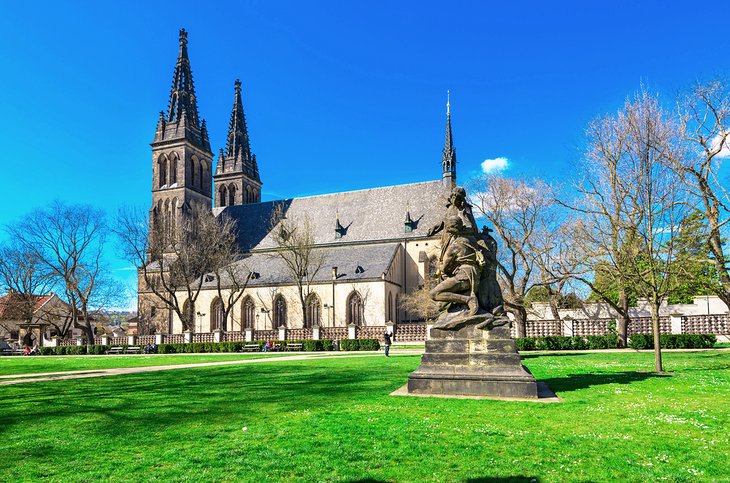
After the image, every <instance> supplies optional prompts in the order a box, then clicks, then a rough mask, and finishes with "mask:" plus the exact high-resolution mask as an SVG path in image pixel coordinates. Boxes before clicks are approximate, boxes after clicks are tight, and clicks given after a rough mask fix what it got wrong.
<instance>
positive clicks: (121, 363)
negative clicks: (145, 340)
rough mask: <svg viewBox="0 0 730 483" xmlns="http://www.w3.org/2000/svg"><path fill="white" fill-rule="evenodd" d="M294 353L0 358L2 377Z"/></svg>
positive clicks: (228, 359) (289, 353)
mask: <svg viewBox="0 0 730 483" xmlns="http://www.w3.org/2000/svg"><path fill="white" fill-rule="evenodd" d="M284 355H293V353H291V352H281V353H274V354H271V353H267V354H264V353H260V352H257V353H253V354H190V355H187V354H170V355H130V356H125V355H119V356H116V355H115V356H47V357H40V356H33V357H25V356H10V357H8V356H5V357H0V376H6V375H10V374H37V373H43V372H62V371H86V370H94V369H111V368H115V367H144V366H169V365H174V364H194V363H196V362H218V361H233V360H239V359H259V358H262V357H274V356H284Z"/></svg>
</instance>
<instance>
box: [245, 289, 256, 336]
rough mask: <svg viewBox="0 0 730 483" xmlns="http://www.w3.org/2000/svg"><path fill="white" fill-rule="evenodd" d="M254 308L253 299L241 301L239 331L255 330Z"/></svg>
mask: <svg viewBox="0 0 730 483" xmlns="http://www.w3.org/2000/svg"><path fill="white" fill-rule="evenodd" d="M255 324H256V306H255V305H254V303H253V299H252V298H251V297H250V296H249V297H246V298H245V299H243V303H242V304H241V325H242V327H241V329H255V328H256V326H255Z"/></svg>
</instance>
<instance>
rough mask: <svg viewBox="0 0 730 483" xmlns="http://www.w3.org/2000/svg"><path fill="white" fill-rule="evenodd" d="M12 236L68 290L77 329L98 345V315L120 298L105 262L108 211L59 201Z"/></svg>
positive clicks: (15, 228)
mask: <svg viewBox="0 0 730 483" xmlns="http://www.w3.org/2000/svg"><path fill="white" fill-rule="evenodd" d="M8 232H9V233H10V235H11V237H13V238H14V239H15V240H17V242H18V243H19V244H20V245H21V246H22V247H23V250H24V251H25V252H27V253H30V254H32V255H33V256H34V257H35V258H36V259H37V260H38V261H39V262H40V263H41V264H43V265H44V266H45V268H46V269H47V270H48V271H49V272H50V273H51V274H52V276H53V277H54V278H55V279H56V281H57V283H58V285H59V286H60V287H63V289H62V292H63V294H64V295H65V298H66V302H67V303H68V305H69V306H70V310H71V320H72V323H73V325H74V327H78V328H81V329H83V331H84V333H85V335H86V341H87V343H89V344H92V343H93V341H94V328H93V326H92V321H93V316H94V313H95V311H97V310H99V309H101V308H102V307H105V306H108V305H109V304H112V303H115V302H117V301H118V299H117V297H116V295H117V294H120V293H121V290H119V288H118V284H117V282H115V281H114V280H113V279H112V278H111V277H110V276H109V272H108V269H107V266H106V263H105V262H104V247H105V243H106V235H107V226H106V221H105V216H104V213H103V211H101V210H99V209H96V208H93V207H91V206H85V205H66V204H64V203H62V202H60V201H56V202H54V203H52V204H51V206H50V207H48V208H46V209H39V210H35V211H33V212H31V213H30V214H29V215H27V216H26V217H24V218H23V219H22V220H21V221H20V222H18V223H16V224H13V225H10V226H9V227H8Z"/></svg>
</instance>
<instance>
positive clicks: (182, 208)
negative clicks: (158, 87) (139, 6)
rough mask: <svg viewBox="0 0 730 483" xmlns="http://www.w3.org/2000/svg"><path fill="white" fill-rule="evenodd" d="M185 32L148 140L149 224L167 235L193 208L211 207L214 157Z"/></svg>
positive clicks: (181, 32)
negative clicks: (164, 102)
mask: <svg viewBox="0 0 730 483" xmlns="http://www.w3.org/2000/svg"><path fill="white" fill-rule="evenodd" d="M187 37H188V34H187V32H186V31H185V29H181V30H180V50H179V52H178V57H177V64H176V65H175V74H174V76H173V80H172V89H171V90H170V103H169V106H168V109H167V114H165V113H164V112H160V120H159V121H158V123H157V131H156V132H155V139H154V141H153V142H152V209H151V210H150V220H151V223H153V224H159V223H162V225H155V226H158V227H159V226H163V227H164V229H165V232H166V233H170V232H172V231H173V230H174V228H175V226H176V223H177V220H178V219H179V218H180V216H181V215H183V214H184V213H185V212H186V211H187V210H189V209H190V208H191V207H192V206H193V205H196V204H197V205H199V206H201V207H203V208H205V209H210V207H211V201H212V200H211V191H210V190H211V175H212V166H213V153H212V152H211V150H210V141H209V140H208V130H207V129H206V126H205V120H202V122H201V121H200V119H199V118H198V103H197V100H196V98H195V88H194V86H193V73H192V71H191V69H190V60H189V59H188V47H187V44H188V38H187Z"/></svg>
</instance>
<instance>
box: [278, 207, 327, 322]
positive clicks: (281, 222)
mask: <svg viewBox="0 0 730 483" xmlns="http://www.w3.org/2000/svg"><path fill="white" fill-rule="evenodd" d="M271 234H272V236H273V237H274V242H275V243H276V245H277V250H276V252H275V253H274V254H273V255H272V256H273V257H277V258H279V259H281V260H282V261H283V262H284V266H285V267H286V269H287V272H288V274H289V276H290V277H291V279H292V281H293V282H294V283H295V284H296V286H297V293H298V295H299V303H300V307H301V311H302V320H303V321H304V325H305V326H309V325H311V323H310V322H311V321H308V320H307V306H306V300H307V297H308V296H309V294H310V293H311V284H312V281H313V280H314V278H315V277H316V276H317V273H319V271H320V270H321V269H322V266H323V265H324V262H325V256H326V253H325V251H324V250H322V249H317V248H315V246H314V225H313V224H312V222H311V220H310V219H309V217H308V216H307V215H304V217H303V218H302V219H301V220H294V219H290V218H287V217H286V212H285V211H284V209H283V207H282V206H281V205H278V206H276V208H275V209H274V213H273V215H272V218H271Z"/></svg>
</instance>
